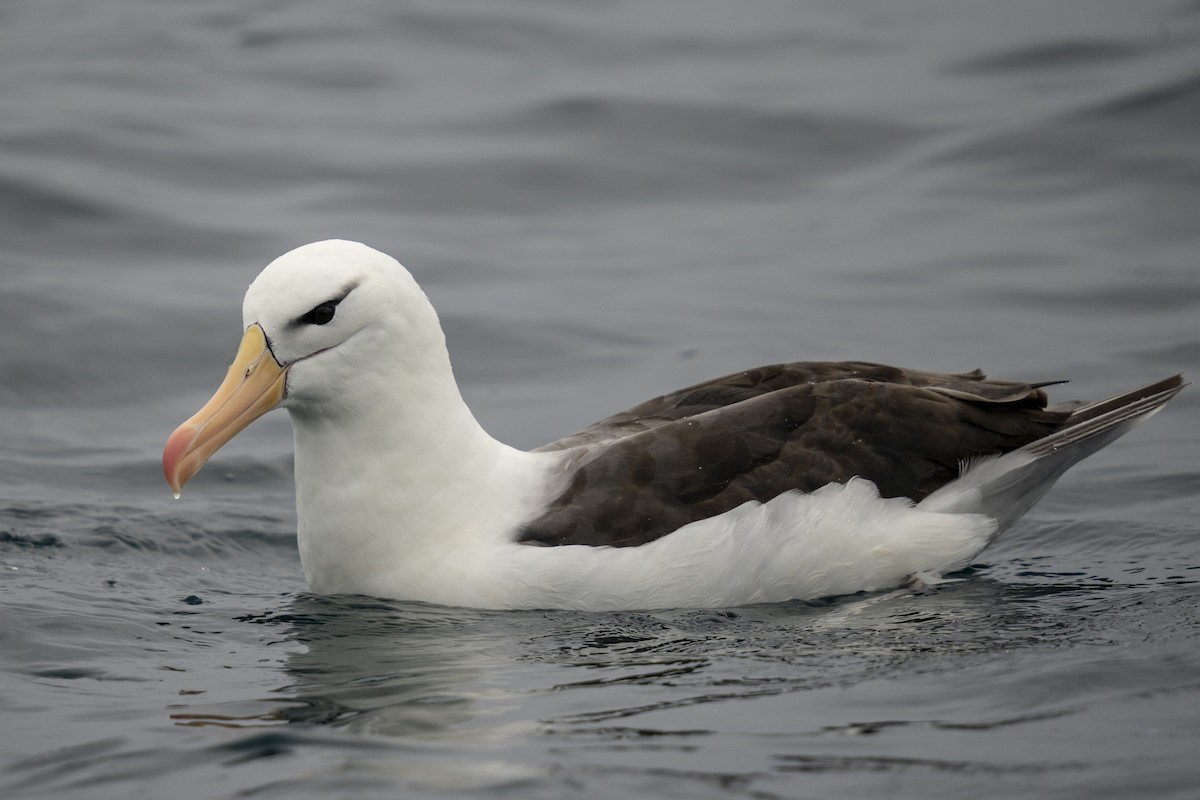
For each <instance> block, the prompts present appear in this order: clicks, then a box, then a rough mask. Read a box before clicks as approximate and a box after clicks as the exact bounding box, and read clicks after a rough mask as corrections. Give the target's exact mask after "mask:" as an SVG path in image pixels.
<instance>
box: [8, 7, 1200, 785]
mask: <svg viewBox="0 0 1200 800" xmlns="http://www.w3.org/2000/svg"><path fill="white" fill-rule="evenodd" d="M1198 41H1200V6H1197V5H1196V4H1195V3H1182V4H1181V3H1177V2H1174V0H1145V1H1144V2H1137V3H1123V4H1121V3H1108V4H1098V3H1094V2H1091V1H1090V0H1060V1H1059V2H1056V3H1045V2H1041V0H1010V2H1006V3H988V2H983V1H982V0H962V1H961V2H958V3H954V4H945V3H934V2H928V1H927V0H894V2H889V3H887V4H880V3H874V2H869V1H867V0H837V2H833V1H832V0H828V1H827V0H817V1H816V2H812V3H807V4H804V5H803V6H802V7H801V6H798V5H797V4H795V3H793V2H773V0H764V1H763V2H758V3H754V4H751V5H745V4H739V5H734V4H729V3H722V2H709V0H686V2H684V0H649V2H640V3H628V2H627V3H620V2H617V3H605V4H596V3H559V4H548V3H530V2H520V0H494V1H492V2H488V3H486V4H478V6H477V7H475V6H463V5H461V4H456V5H454V6H450V5H447V4H438V3H434V2H414V3H407V4H402V5H397V4H388V3H375V4H364V5H362V6H361V7H358V8H356V9H355V13H353V14H347V13H346V10H345V8H343V7H342V6H338V5H333V4H328V3H326V4H321V3H315V2H310V0H294V1H293V2H288V3H275V4H245V3H234V2H229V0H212V1H211V2H208V3H205V4H183V3H176V4H168V3H161V2H156V0H112V1H111V2H106V3H88V4H75V5H73V6H71V7H70V8H68V7H67V6H66V5H63V4H54V3H24V4H8V5H6V6H5V7H4V8H3V10H0V96H3V97H4V102H5V113H4V114H3V115H0V341H2V342H3V343H4V346H3V347H0V606H2V607H3V609H4V613H3V614H0V794H3V795H4V796H5V797H9V796H11V797H21V798H26V797H30V798H32V797H45V798H65V797H86V798H88V800H96V798H114V799H116V798H119V799H120V800H126V799H127V798H129V797H131V796H141V797H172V798H181V800H185V799H186V798H189V797H211V796H226V797H255V798H262V797H283V798H288V800H294V798H307V797H312V798H327V797H344V796H349V797H355V798H374V797H379V798H394V797H397V796H418V797H429V796H438V797H444V796H446V795H447V794H451V795H459V794H468V793H479V792H480V791H483V792H486V793H488V794H508V795H514V796H519V797H521V798H522V800H528V799H530V798H541V797H545V798H559V797H563V796H572V797H574V796H580V797H602V798H608V797H624V796H634V797H655V798H657V797H668V796H683V797H688V798H707V797H712V798H721V800H727V798H730V797H745V798H755V799H756V800H761V798H764V797H797V796H805V797H859V796H862V797H875V796H880V795H882V794H896V793H897V792H899V793H901V794H912V795H918V794H919V795H930V796H937V797H944V796H962V795H969V796H971V797H974V798H988V797H996V798H1009V797H1012V796H1016V795H1021V796H1025V795H1029V796H1033V795H1038V796H1064V797H1067V796H1069V797H1078V796H1106V797H1120V798H1142V797H1145V796H1146V795H1147V793H1148V792H1149V793H1157V794H1161V795H1163V796H1168V795H1176V796H1190V795H1191V794H1192V793H1194V786H1195V785H1196V784H1197V782H1198V773H1197V768H1196V766H1195V763H1196V762H1195V758H1194V754H1195V752H1196V750H1197V746H1198V744H1200V743H1198V742H1197V731H1196V726H1195V717H1196V713H1195V711H1196V708H1197V698H1198V697H1200V686H1197V683H1196V680H1195V675H1196V674H1198V673H1200V663H1198V659H1197V656H1196V653H1197V652H1200V650H1198V649H1197V639H1196V637H1197V631H1200V617H1198V614H1200V612H1198V611H1197V609H1198V608H1200V595H1198V594H1197V589H1196V587H1197V579H1198V576H1200V558H1198V557H1197V544H1196V543H1197V537H1196V535H1195V532H1196V524H1195V508H1196V500H1197V497H1198V496H1200V488H1198V487H1200V481H1198V473H1197V468H1196V459H1195V454H1196V452H1197V450H1198V448H1200V440H1198V439H1197V436H1198V433H1197V432H1198V431H1200V425H1198V424H1196V421H1197V418H1198V416H1200V392H1196V391H1194V390H1189V391H1186V392H1184V393H1183V394H1182V395H1180V397H1179V398H1178V399H1177V400H1175V401H1174V402H1173V403H1172V405H1171V407H1170V408H1169V409H1167V410H1166V411H1165V412H1164V413H1163V414H1160V415H1159V416H1158V417H1156V418H1155V419H1154V420H1152V421H1150V422H1149V423H1148V424H1147V425H1145V426H1142V427H1140V428H1139V429H1138V430H1137V431H1135V432H1134V433H1132V434H1131V435H1130V436H1128V437H1126V438H1125V439H1122V440H1121V442H1120V443H1118V444H1117V445H1115V446H1114V447H1112V448H1109V449H1108V450H1106V451H1105V453H1103V454H1101V455H1098V456H1096V457H1095V458H1094V459H1091V460H1089V461H1088V462H1087V463H1086V464H1083V465H1080V467H1079V468H1077V469H1076V470H1074V471H1073V472H1072V473H1071V474H1069V475H1068V476H1067V477H1066V478H1064V480H1063V481H1062V482H1060V483H1059V484H1058V486H1056V487H1055V489H1054V491H1053V492H1052V493H1051V494H1050V495H1048V496H1047V497H1046V498H1045V499H1044V500H1043V502H1042V503H1041V504H1040V505H1039V506H1038V508H1037V509H1036V510H1035V512H1034V513H1033V514H1032V515H1031V516H1030V517H1028V518H1027V519H1026V520H1025V521H1024V522H1023V523H1022V525H1020V526H1018V527H1017V528H1014V529H1013V530H1011V531H1009V532H1008V533H1007V534H1006V535H1005V536H1004V537H1003V538H1001V539H1000V540H999V541H998V542H997V543H996V545H995V546H993V547H992V548H991V549H989V550H988V551H986V552H985V553H984V554H983V555H982V556H981V558H983V559H984V561H983V563H981V564H980V565H977V566H976V567H975V568H974V569H973V570H970V571H968V572H966V573H964V574H961V575H959V576H955V577H956V578H958V579H959V580H957V581H955V582H950V583H945V584H939V585H934V586H928V587H925V588H924V589H917V590H909V591H901V592H895V593H889V594H883V595H877V596H864V597H851V598H839V599H834V600H830V601H828V602H825V603H818V604H802V603H790V604H783V605H779V606H769V607H754V608H744V609H716V610H711V611H686V612H655V613H650V614H638V613H622V614H578V613H566V612H552V613H533V612H530V613H518V614H501V613H484V612H474V611H461V610H452V609H441V608H436V607H432V606H422V605H419V604H409V603H396V602H390V601H375V600H370V599H365V598H335V599H322V598H315V597H311V596H309V595H306V594H303V591H304V583H303V576H302V573H301V570H300V565H299V563H298V559H297V556H296V547H295V541H294V537H295V512H294V506H293V502H294V498H293V486H292V480H291V434H290V429H289V423H288V421H287V419H286V416H285V415H282V414H279V415H268V416H267V417H265V418H264V419H262V420H260V421H259V422H257V423H255V425H254V426H252V427H251V428H249V429H248V430H246V431H245V432H244V433H243V434H241V435H240V436H239V437H238V439H237V440H235V441H234V442H232V443H231V444H230V445H229V446H228V447H227V448H226V449H224V450H222V453H221V457H220V458H219V459H218V460H217V461H214V462H212V463H210V464H209V466H208V467H206V469H205V470H204V471H203V472H202V473H200V475H198V476H197V478H196V480H195V481H194V482H193V483H191V484H189V487H188V488H189V492H188V493H187V494H185V495H184V498H183V500H182V501H180V502H178V503H174V502H172V501H171V500H170V498H169V493H168V492H167V490H166V487H165V484H164V483H163V481H162V476H161V471H160V456H161V447H162V444H163V439H164V438H165V436H166V434H167V433H168V432H169V431H170V430H171V429H173V428H174V426H175V425H176V424H177V423H178V422H179V420H181V419H184V418H186V417H187V416H188V415H190V414H191V413H192V412H193V411H194V410H195V409H196V408H197V407H199V405H200V404H201V403H203V401H204V400H205V399H207V392H208V391H209V390H210V388H211V386H212V385H213V380H214V379H216V378H218V377H219V376H220V375H221V374H222V373H223V371H224V370H225V368H226V367H227V365H228V357H229V353H230V352H231V349H232V348H233V347H235V346H236V343H237V340H238V338H239V337H240V333H241V318H240V307H239V306H240V302H241V297H242V293H243V291H244V289H245V286H246V284H247V283H248V282H249V280H250V279H251V278H252V277H253V276H254V275H255V274H256V273H257V272H258V271H259V270H260V269H261V267H262V266H263V265H264V264H265V263H266V262H267V261H269V260H270V259H271V258H274V257H275V256H277V255H279V254H280V253H282V252H285V251H287V250H289V249H291V248H293V247H295V246H296V245H298V244H301V243H303V242H306V241H311V240H314V239H321V238H327V237H329V236H341V237H348V238H354V239H360V240H364V241H367V242H369V243H371V244H373V245H375V246H377V247H379V248H381V249H383V250H386V251H388V252H390V253H392V254H394V255H396V256H397V257H398V258H399V259H400V260H401V261H402V262H404V263H405V264H406V265H407V266H408V267H409V268H410V269H411V270H412V271H413V273H414V274H415V275H416V276H417V277H418V278H419V280H420V281H421V283H422V286H424V287H425V288H426V290H427V291H428V292H429V294H430V297H431V299H432V300H433V301H434V304H435V306H436V307H437V308H438V309H439V312H440V313H441V317H442V319H443V322H444V323H445V326H446V331H447V338H448V342H449V346H450V350H451V354H452V357H453V359H454V363H455V370H456V375H457V376H458V378H459V380H460V383H461V385H462V386H463V389H464V392H465V394H466V396H467V400H468V402H469V403H470V405H471V406H472V408H473V410H474V411H475V412H476V414H477V416H478V418H479V419H480V421H481V423H482V424H483V425H484V426H485V427H486V428H487V429H488V430H489V431H491V432H492V433H493V434H494V435H496V436H497V437H498V438H500V439H502V440H504V441H508V442H510V443H512V444H515V445H520V446H525V447H535V446H538V445H540V444H542V443H544V442H546V441H550V440H552V439H554V438H556V437H558V436H561V435H564V434H566V433H567V432H569V431H572V430H577V429H579V428H581V427H583V426H584V425H586V424H588V423H590V422H592V421H593V420H594V419H598V418H600V417H602V416H605V415H607V414H610V413H612V412H614V411H616V410H618V409H620V408H625V407H629V406H630V405H633V404H634V403H637V402H640V401H642V400H643V399H645V398H646V397H649V396H653V395H656V394H659V393H661V392H665V391H669V390H673V389H676V388H678V387H680V386H685V385H689V384H693V383H695V382H697V381H700V380H703V379H706V378H710V377H712V376H714V375H718V374H725V373H729V372H733V371H735V370H738V369H743V368H747V367H750V366H753V365H757V364H767V363H774V362H779V361H785V360H795V359H847V358H852V359H867V360H874V361H883V362H890V363H898V364H903V365H906V366H911V367H916V368H923V369H933V370H939V371H961V370H969V369H971V368H974V367H976V366H978V367H981V368H983V369H984V370H985V371H987V372H989V373H991V374H993V375H994V376H1000V377H1018V378H1026V379H1033V380H1053V379H1060V378H1070V379H1071V381H1072V382H1071V383H1070V384H1067V385H1066V386H1062V387H1056V392H1055V399H1056V400H1057V399H1069V398H1072V397H1079V398H1088V397H1096V396H1101V395H1104V394H1110V393H1112V392H1115V391H1117V390H1120V389H1122V388H1126V387H1128V386H1134V385H1139V384H1144V383H1148V382H1149V381H1151V380H1153V379H1157V378H1160V377H1162V376H1164V375H1168V374H1173V373H1175V372H1183V373H1184V374H1185V375H1187V376H1189V377H1191V378H1192V379H1193V380H1194V379H1195V375H1196V374H1200V339H1198V337H1197V333H1196V332H1197V324H1196V321H1197V309H1198V307H1200V272H1198V271H1197V269H1196V253H1197V252H1200V227H1198V226H1197V225H1196V212H1195V210H1196V208H1197V183H1196V180H1195V176H1196V175H1197V174H1200V172H1198V168H1197V164H1198V159H1200V150H1198V149H1197V148H1196V142H1197V141H1200V111H1198V109H1200V103H1197V100H1198V99H1200V66H1198V63H1197V60H1196V55H1195V53H1196V45H1197V42H1198Z"/></svg>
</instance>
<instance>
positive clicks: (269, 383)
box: [163, 323, 287, 497]
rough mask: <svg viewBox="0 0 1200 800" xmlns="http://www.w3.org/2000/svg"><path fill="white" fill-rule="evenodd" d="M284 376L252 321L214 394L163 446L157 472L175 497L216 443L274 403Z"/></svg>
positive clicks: (284, 370) (219, 446) (254, 418)
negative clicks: (162, 476) (159, 467)
mask: <svg viewBox="0 0 1200 800" xmlns="http://www.w3.org/2000/svg"><path fill="white" fill-rule="evenodd" d="M286 376H287V369H286V368H285V367H281V366H279V364H278V363H276V361H275V356H274V355H273V354H272V353H271V349H270V348H269V347H267V335H266V334H265V333H264V332H263V329H262V328H261V327H260V326H259V325H258V324H257V323H255V324H254V325H251V326H250V327H249V328H246V333H245V334H244V335H243V336H242V343H241V345H240V346H239V347H238V351H237V357H236V358H234V360H233V363H232V364H230V365H229V373H228V374H227V375H226V376H225V380H224V381H223V382H222V383H221V386H220V388H219V389H217V393H216V394H214V395H213V396H212V399H211V400H209V401H208V402H207V403H206V404H205V405H204V408H202V409H200V410H199V411H197V412H196V415H195V416H193V417H192V418H191V419H189V420H188V421H187V422H185V423H183V424H182V425H180V426H179V427H178V428H176V429H175V432H174V433H172V434H171V438H170V439H167V445H166V447H164V448H163V474H164V475H166V476H167V484H168V485H170V487H171V491H172V492H174V493H175V497H179V493H180V490H182V489H183V485H184V484H185V483H187V482H188V480H189V479H190V478H191V477H192V476H193V475H195V474H196V473H197V472H199V471H200V468H201V467H203V466H204V462H206V461H208V459H209V458H211V457H212V454H213V453H215V452H217V451H218V450H219V449H221V445H223V444H225V443H226V442H228V441H229V440H230V439H232V438H233V437H234V436H235V435H236V434H237V433H238V431H240V430H242V428H245V427H246V426H247V425H249V424H250V423H251V422H253V421H254V420H256V419H258V418H259V417H261V416H262V415H263V414H265V413H267V412H268V411H270V410H271V409H272V408H274V407H275V406H277V405H279V401H280V400H282V399H283V383H284V378H285V377H286Z"/></svg>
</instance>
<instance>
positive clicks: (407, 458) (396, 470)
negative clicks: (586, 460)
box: [292, 357, 544, 599]
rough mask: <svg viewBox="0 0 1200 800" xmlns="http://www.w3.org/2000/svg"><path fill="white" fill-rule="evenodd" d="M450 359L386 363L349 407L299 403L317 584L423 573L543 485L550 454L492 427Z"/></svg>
mask: <svg viewBox="0 0 1200 800" xmlns="http://www.w3.org/2000/svg"><path fill="white" fill-rule="evenodd" d="M442 361H443V362H444V363H438V362H437V361H435V362H434V363H433V364H426V365H419V366H416V367H414V366H413V365H408V368H407V369H405V370H404V373H405V374H404V375H402V376H401V375H395V376H392V379H390V380H389V379H388V376H386V375H385V376H380V375H378V374H377V375H376V378H377V382H376V386H375V388H376V389H377V391H374V392H359V393H357V395H358V396H359V397H361V398H363V399H364V400H365V401H366V402H360V403H359V404H358V405H356V406H355V407H353V408H347V409H344V410H342V411H341V412H340V413H335V414H330V413H328V409H323V410H322V413H320V414H311V415H310V414H306V413H305V412H304V410H303V409H292V423H293V427H294V430H295V441H296V505H297V511H298V513H299V518H300V528H299V545H300V555H301V560H302V561H303V563H304V571H305V575H306V576H307V577H308V581H309V586H310V587H311V588H312V589H313V590H314V591H318V592H322V593H362V594H372V593H374V592H372V591H371V587H372V586H373V585H375V582H376V581H382V580H385V578H386V580H387V581H388V582H389V585H394V584H396V583H397V582H400V583H404V582H406V581H411V582H413V583H414V584H419V583H421V581H422V580H426V579H427V578H426V577H425V576H427V575H429V574H431V573H434V572H438V573H439V574H441V569H440V567H441V565H442V563H443V562H444V561H445V559H447V558H455V557H458V555H459V554H464V553H472V552H478V551H479V550H480V549H481V544H483V543H487V542H489V541H490V540H491V539H495V538H497V537H502V536H504V535H506V534H508V533H509V532H510V531H511V530H512V529H513V528H514V527H515V526H517V525H518V524H519V523H520V521H521V509H522V508H525V507H527V504H528V502H529V501H530V499H531V498H533V497H535V496H536V495H537V493H538V492H539V491H540V486H541V475H542V466H541V464H542V461H543V460H544V459H541V458H539V457H538V456H537V455H535V454H530V453H525V452H521V451H518V450H514V449H513V448H511V447H508V446H507V445H504V444H502V443H500V442H498V441H496V440H495V439H493V438H492V437H491V436H489V435H488V434H487V432H486V431H484V430H483V428H482V427H481V426H480V425H479V423H478V422H477V421H476V420H475V417H474V415H472V414H471V411H470V409H468V408H467V405H466V403H465V402H464V401H463V399H462V396H461V395H460V393H459V391H458V387H457V385H456V384H455V382H454V378H453V374H452V373H451V371H450V364H449V359H448V357H446V358H444V359H442ZM372 397H373V399H372ZM435 566H437V567H438V569H436V570H435V569H433V568H434V567H435ZM393 595H394V593H393ZM428 595H429V591H421V590H419V587H417V588H415V589H414V592H413V594H412V595H411V596H412V597H414V598H415V599H424V598H425V597H426V596H428Z"/></svg>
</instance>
